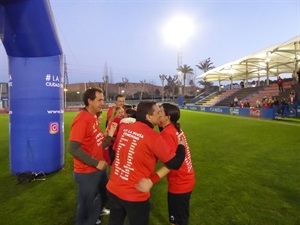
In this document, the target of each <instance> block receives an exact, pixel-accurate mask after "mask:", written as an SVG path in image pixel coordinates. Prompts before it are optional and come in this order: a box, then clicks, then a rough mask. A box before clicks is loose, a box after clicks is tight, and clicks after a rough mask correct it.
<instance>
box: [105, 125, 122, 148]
mask: <svg viewBox="0 0 300 225" xmlns="http://www.w3.org/2000/svg"><path fill="white" fill-rule="evenodd" d="M117 127H118V124H117V123H115V122H113V123H111V125H110V127H109V129H108V131H107V136H106V138H105V139H104V141H103V142H102V148H103V149H104V148H106V147H107V146H109V144H110V143H111V142H112V141H114V140H115V138H114V137H113V136H114V133H115V132H116V130H117Z"/></svg>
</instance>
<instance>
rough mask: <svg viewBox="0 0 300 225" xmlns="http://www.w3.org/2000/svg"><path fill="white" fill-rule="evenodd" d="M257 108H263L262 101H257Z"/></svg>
mask: <svg viewBox="0 0 300 225" xmlns="http://www.w3.org/2000/svg"><path fill="white" fill-rule="evenodd" d="M255 104H256V108H261V105H262V104H261V101H260V100H259V99H257V100H256V103H255Z"/></svg>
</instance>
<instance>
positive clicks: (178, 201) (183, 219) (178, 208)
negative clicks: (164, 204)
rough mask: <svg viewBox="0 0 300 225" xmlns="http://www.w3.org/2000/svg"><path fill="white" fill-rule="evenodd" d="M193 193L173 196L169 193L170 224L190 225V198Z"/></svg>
mask: <svg viewBox="0 0 300 225" xmlns="http://www.w3.org/2000/svg"><path fill="white" fill-rule="evenodd" d="M191 194H192V192H188V193H183V194H173V193H170V192H168V208H169V222H170V223H173V224H176V225H188V223H189V217H190V209H189V208H190V198H191Z"/></svg>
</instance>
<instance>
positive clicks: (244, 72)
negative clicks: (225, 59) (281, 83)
mask: <svg viewBox="0 0 300 225" xmlns="http://www.w3.org/2000/svg"><path fill="white" fill-rule="evenodd" d="M299 61H300V36H296V37H294V38H292V39H290V40H288V41H286V42H284V43H281V44H278V45H274V46H271V47H268V48H266V49H264V50H262V51H259V52H257V53H254V54H251V55H248V56H246V57H243V58H241V59H238V60H236V61H233V62H230V63H227V64H225V65H222V66H219V67H217V68H214V69H212V70H209V71H208V72H206V73H204V74H201V75H199V76H198V77H197V79H204V80H205V81H208V82H211V81H219V82H221V81H233V80H245V81H247V80H251V79H258V80H260V79H261V78H262V77H264V79H267V80H269V77H277V76H279V75H280V74H284V73H294V74H295V72H297V70H298V68H299V66H298V63H299Z"/></svg>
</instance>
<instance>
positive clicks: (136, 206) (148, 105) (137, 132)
mask: <svg viewBox="0 0 300 225" xmlns="http://www.w3.org/2000/svg"><path fill="white" fill-rule="evenodd" d="M160 117H161V111H160V109H159V107H158V105H157V104H156V102H154V101H141V102H140V103H139V104H138V108H137V112H136V122H135V123H131V124H122V125H120V129H119V132H118V134H117V137H116V140H115V144H114V150H115V159H114V161H113V165H112V168H111V174H110V179H109V181H108V184H107V189H108V194H109V197H110V216H109V221H108V225H120V224H123V223H124V219H125V217H126V216H127V217H128V220H129V222H130V225H147V224H148V223H149V213H150V202H149V198H150V192H146V193H144V192H140V191H138V190H137V189H136V185H137V184H138V182H139V181H140V180H141V179H142V178H144V177H150V176H151V174H152V173H153V172H154V169H155V166H156V162H157V159H159V160H160V161H161V162H163V163H164V164H165V165H166V166H167V167H168V168H170V169H178V168H179V167H180V166H181V164H182V162H183V160H184V157H185V148H184V145H181V144H180V145H178V146H176V147H177V151H174V149H172V148H171V147H170V146H169V145H168V144H167V143H166V142H165V141H164V139H163V138H162V136H161V135H160V134H159V133H157V132H156V131H154V130H153V128H154V126H156V125H158V124H159V123H160ZM156 175H157V174H156ZM155 179H156V178H155Z"/></svg>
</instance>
